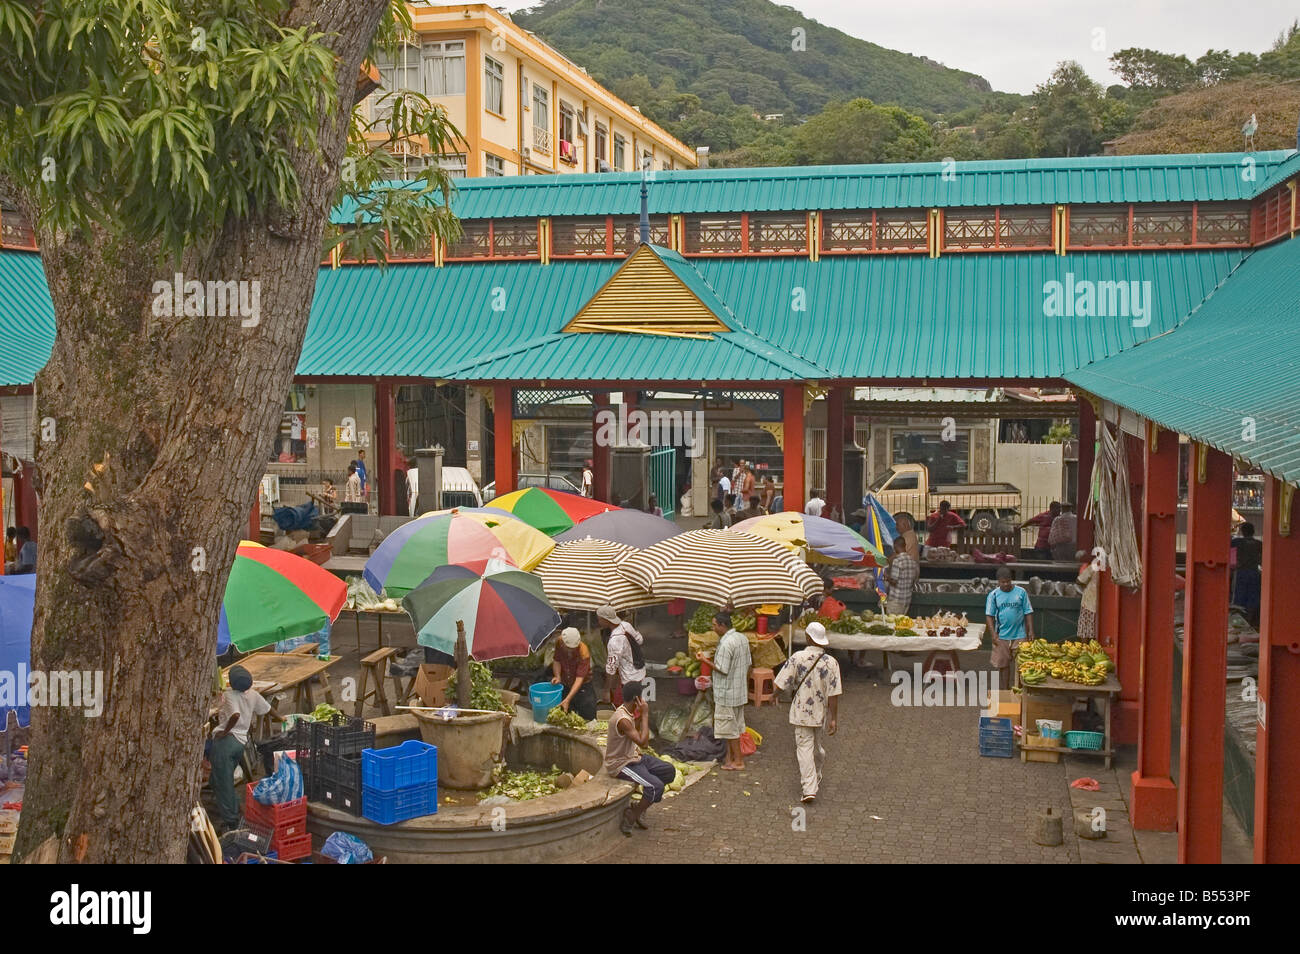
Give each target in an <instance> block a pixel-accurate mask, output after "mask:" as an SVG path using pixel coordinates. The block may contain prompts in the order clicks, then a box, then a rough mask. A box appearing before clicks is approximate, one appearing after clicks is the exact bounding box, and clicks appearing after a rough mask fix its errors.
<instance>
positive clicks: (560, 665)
mask: <svg viewBox="0 0 1300 954" xmlns="http://www.w3.org/2000/svg"><path fill="white" fill-rule="evenodd" d="M551 682H552V683H558V684H559V685H561V686H563V687H564V698H563V699H561V700H560V708H561V709H563V710H564V711H565V712H568V711H570V710H572V711H574V712H576V713H578V715H580V716H582V717H583V718H584V719H586V720H587V721H588V722H590V721H591V720H592V719H594V718H596V691H595V690H594V689H593V688H592V685H591V650H590V649H588V648H587V647H586V646H585V645H583V642H582V633H580V632H578V630H577V629H576V628H575V627H573V626H568V627H566V628H565V629H564V631H563V632H561V633H560V639H559V641H558V642H557V643H556V644H555V659H554V661H553V662H552V663H551Z"/></svg>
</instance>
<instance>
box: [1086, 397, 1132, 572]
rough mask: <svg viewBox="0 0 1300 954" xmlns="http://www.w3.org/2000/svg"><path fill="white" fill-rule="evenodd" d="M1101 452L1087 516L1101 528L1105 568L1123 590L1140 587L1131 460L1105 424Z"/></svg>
mask: <svg viewBox="0 0 1300 954" xmlns="http://www.w3.org/2000/svg"><path fill="white" fill-rule="evenodd" d="M1098 430H1099V431H1100V432H1101V448H1100V450H1101V452H1100V453H1099V454H1098V455H1097V459H1096V461H1095V462H1094V463H1093V471H1092V483H1093V486H1094V487H1096V488H1097V493H1096V496H1095V499H1094V498H1093V496H1092V495H1090V496H1089V499H1088V511H1087V515H1088V517H1089V518H1090V519H1092V520H1093V521H1094V523H1095V524H1096V528H1097V545H1098V546H1100V547H1101V548H1102V552H1103V553H1104V554H1105V563H1104V567H1105V568H1106V569H1108V570H1110V575H1111V578H1112V579H1113V580H1114V581H1115V582H1116V583H1118V584H1120V585H1121V586H1128V587H1137V586H1140V585H1141V583H1142V554H1141V553H1140V552H1139V551H1138V545H1137V531H1136V528H1135V527H1134V526H1133V504H1132V500H1131V498H1130V496H1129V482H1128V456H1127V454H1126V453H1125V451H1124V439H1123V433H1122V432H1121V433H1120V434H1119V435H1118V436H1116V435H1114V434H1112V433H1111V429H1110V425H1109V424H1105V423H1103V424H1102V425H1101V427H1100V428H1098Z"/></svg>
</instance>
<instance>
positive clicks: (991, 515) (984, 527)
mask: <svg viewBox="0 0 1300 954" xmlns="http://www.w3.org/2000/svg"><path fill="white" fill-rule="evenodd" d="M867 489H868V490H870V491H871V492H872V493H873V494H875V495H876V499H877V500H879V501H880V502H881V504H883V505H884V507H885V509H886V510H888V511H889V512H890V513H897V512H898V511H900V510H905V511H907V512H908V513H910V514H912V516H913V517H915V518H916V519H917V520H918V526H917V529H918V530H921V529H922V528H924V526H925V518H926V515H927V514H930V513H933V512H934V511H935V510H937V509H939V501H941V500H946V501H948V502H949V503H950V504H952V509H953V510H954V511H956V512H957V514H958V516H960V517H961V518H962V519H963V520H965V521H966V523H967V525H968V526H969V527H970V528H971V529H972V530H974V531H975V532H976V533H994V532H1001V531H1005V530H1010V529H1014V527H1015V524H1016V522H1017V521H1016V518H1017V516H1018V515H1019V513H1020V504H1021V501H1020V491H1019V489H1017V488H1016V487H1013V486H1012V485H1011V484H1006V483H988V484H934V485H931V484H930V471H929V468H927V467H926V466H925V464H894V465H893V466H892V467H890V468H889V470H887V471H885V472H884V473H882V474H877V475H876V477H875V479H874V480H872V481H871V485H870V486H869V487H868V488H867Z"/></svg>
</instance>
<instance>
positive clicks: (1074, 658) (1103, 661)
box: [1016, 638, 1115, 686]
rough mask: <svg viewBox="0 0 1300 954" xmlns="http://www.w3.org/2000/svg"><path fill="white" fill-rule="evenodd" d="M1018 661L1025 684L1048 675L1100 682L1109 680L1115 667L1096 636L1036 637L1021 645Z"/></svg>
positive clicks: (1079, 681) (1049, 676) (1028, 684)
mask: <svg viewBox="0 0 1300 954" xmlns="http://www.w3.org/2000/svg"><path fill="white" fill-rule="evenodd" d="M1016 662H1017V668H1018V669H1019V673H1020V682H1021V683H1022V684H1023V685H1026V686H1032V685H1037V684H1040V683H1043V682H1046V681H1047V680H1048V679H1049V678H1051V679H1057V680H1059V681H1061V682H1074V683H1079V684H1080V685H1084V686H1100V685H1101V684H1102V683H1104V682H1105V681H1106V676H1107V674H1108V673H1110V672H1113V671H1114V670H1115V663H1114V662H1113V661H1112V660H1111V658H1110V656H1108V655H1106V650H1105V649H1104V648H1103V647H1102V645H1101V643H1099V642H1097V641H1096V640H1095V639H1093V640H1090V641H1088V642H1087V643H1081V642H1075V641H1073V640H1067V641H1065V642H1063V643H1049V642H1048V641H1047V640H1045V639H1041V638H1040V639H1035V640H1033V641H1032V642H1028V643H1025V644H1024V645H1023V646H1021V647H1020V651H1019V653H1018V654H1017V657H1016Z"/></svg>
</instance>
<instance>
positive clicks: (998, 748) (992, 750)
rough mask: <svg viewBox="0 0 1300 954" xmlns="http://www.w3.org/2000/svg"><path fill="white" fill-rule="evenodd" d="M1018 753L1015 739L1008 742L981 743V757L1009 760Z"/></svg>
mask: <svg viewBox="0 0 1300 954" xmlns="http://www.w3.org/2000/svg"><path fill="white" fill-rule="evenodd" d="M1015 752H1016V743H1015V740H1014V739H1008V740H1007V741H1006V742H985V741H983V740H981V741H980V755H984V756H988V757H989V758H995V759H1009V758H1011V757H1012V756H1013V755H1015Z"/></svg>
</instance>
